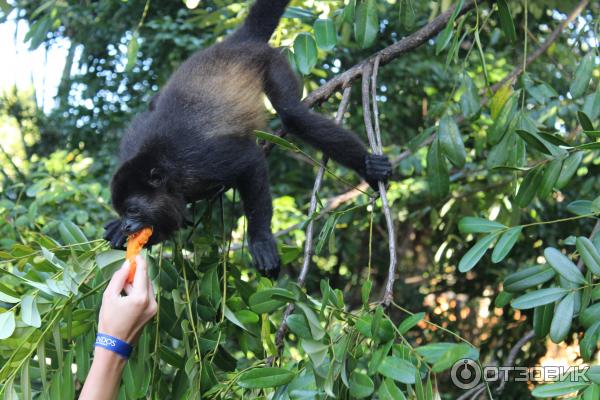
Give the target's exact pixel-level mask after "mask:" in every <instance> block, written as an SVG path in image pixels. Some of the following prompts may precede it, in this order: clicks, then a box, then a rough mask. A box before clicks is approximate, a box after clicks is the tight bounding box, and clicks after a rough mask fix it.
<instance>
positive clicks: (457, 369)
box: [450, 358, 481, 390]
mask: <svg viewBox="0 0 600 400" xmlns="http://www.w3.org/2000/svg"><path fill="white" fill-rule="evenodd" d="M450 377H451V378H452V383H454V385H456V387H458V388H461V389H464V390H469V389H472V388H474V387H475V386H477V385H478V384H479V382H480V381H481V370H480V369H479V366H478V365H477V363H476V362H475V361H474V360H471V359H468V358H463V359H462V360H458V361H457V362H455V363H454V365H453V366H452V370H451V371H450Z"/></svg>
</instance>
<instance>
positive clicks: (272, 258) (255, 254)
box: [249, 236, 281, 279]
mask: <svg viewBox="0 0 600 400" xmlns="http://www.w3.org/2000/svg"><path fill="white" fill-rule="evenodd" d="M249 247H250V252H251V253H252V258H253V259H254V266H255V267H256V269H258V270H259V271H260V273H261V274H263V275H265V276H266V277H267V278H271V279H276V278H277V276H278V275H279V270H280V269H281V267H280V263H279V254H277V244H276V243H275V239H274V238H273V237H272V236H271V237H269V238H267V239H262V240H250V242H249Z"/></svg>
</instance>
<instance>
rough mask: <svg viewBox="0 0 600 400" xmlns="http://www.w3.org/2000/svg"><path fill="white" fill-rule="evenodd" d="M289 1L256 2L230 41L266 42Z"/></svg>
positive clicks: (266, 0) (259, 0)
mask: <svg viewBox="0 0 600 400" xmlns="http://www.w3.org/2000/svg"><path fill="white" fill-rule="evenodd" d="M289 2H290V0H256V2H255V3H254V5H253V6H252V8H250V12H249V13H248V17H247V18H246V20H245V21H244V24H243V25H242V26H241V28H239V29H238V30H237V31H236V32H235V33H234V34H233V35H232V36H231V37H230V40H232V41H260V42H265V43H266V42H268V41H269V39H270V38H271V35H272V34H273V32H275V29H276V28H277V25H278V24H279V19H280V18H281V16H282V15H283V12H284V11H285V8H286V7H287V5H288V3H289Z"/></svg>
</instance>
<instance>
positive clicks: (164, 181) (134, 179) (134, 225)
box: [104, 154, 186, 248]
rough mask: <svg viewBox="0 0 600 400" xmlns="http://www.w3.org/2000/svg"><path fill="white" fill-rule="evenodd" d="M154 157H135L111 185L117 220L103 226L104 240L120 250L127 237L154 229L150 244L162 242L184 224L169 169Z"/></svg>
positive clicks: (182, 205)
mask: <svg viewBox="0 0 600 400" xmlns="http://www.w3.org/2000/svg"><path fill="white" fill-rule="evenodd" d="M156 158H157V157H156V155H143V154H142V155H137V156H135V157H134V158H132V159H130V160H127V161H125V162H123V163H122V164H121V166H120V167H119V168H118V170H117V172H116V173H115V174H114V176H113V178H112V182H111V194H112V204H113V207H114V209H115V210H116V211H117V213H118V214H119V217H120V219H119V220H116V221H112V222H110V223H108V224H107V225H106V226H105V234H104V238H105V239H106V240H108V241H109V242H110V244H111V246H112V247H114V248H122V247H123V246H124V244H125V242H126V240H127V236H128V235H130V234H132V233H134V232H137V231H139V230H140V229H142V228H144V227H147V226H151V227H152V228H153V230H154V231H153V233H152V236H151V237H150V241H149V242H148V244H149V245H152V244H156V243H159V242H162V241H163V240H165V239H167V238H168V237H169V236H170V235H171V234H172V233H173V232H174V231H176V230H177V229H179V228H181V227H182V226H183V224H184V222H185V213H186V206H185V205H186V203H185V200H184V199H183V197H182V196H181V195H180V194H177V191H175V190H172V188H173V187H174V182H173V177H172V176H170V174H169V170H168V168H166V167H165V166H161V164H160V163H158V162H157V160H156Z"/></svg>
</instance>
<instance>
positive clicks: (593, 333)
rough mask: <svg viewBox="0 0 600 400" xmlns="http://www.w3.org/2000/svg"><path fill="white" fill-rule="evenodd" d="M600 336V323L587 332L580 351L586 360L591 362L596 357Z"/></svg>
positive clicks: (596, 323) (580, 345) (580, 343)
mask: <svg viewBox="0 0 600 400" xmlns="http://www.w3.org/2000/svg"><path fill="white" fill-rule="evenodd" d="M599 335H600V321H598V322H595V323H594V324H593V325H592V326H590V327H589V328H588V329H587V330H586V331H585V335H584V336H583V339H582V340H581V342H579V350H580V353H581V357H583V359H584V360H590V359H591V358H592V357H593V356H594V352H595V351H596V348H597V343H598V337H599Z"/></svg>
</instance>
